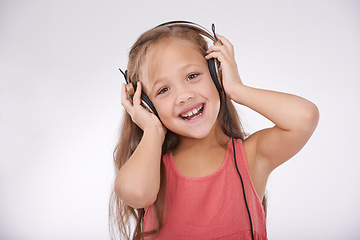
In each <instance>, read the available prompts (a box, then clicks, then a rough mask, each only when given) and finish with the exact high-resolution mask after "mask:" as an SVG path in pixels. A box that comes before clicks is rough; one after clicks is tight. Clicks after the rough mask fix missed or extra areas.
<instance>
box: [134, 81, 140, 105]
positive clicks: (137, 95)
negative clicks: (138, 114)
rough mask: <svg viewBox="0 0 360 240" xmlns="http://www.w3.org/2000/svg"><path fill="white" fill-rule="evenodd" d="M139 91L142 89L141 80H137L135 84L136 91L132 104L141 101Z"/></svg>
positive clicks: (138, 103)
mask: <svg viewBox="0 0 360 240" xmlns="http://www.w3.org/2000/svg"><path fill="white" fill-rule="evenodd" d="M141 91H142V85H141V82H140V81H138V82H137V84H136V91H135V94H134V97H133V103H134V106H139V105H140V103H141Z"/></svg>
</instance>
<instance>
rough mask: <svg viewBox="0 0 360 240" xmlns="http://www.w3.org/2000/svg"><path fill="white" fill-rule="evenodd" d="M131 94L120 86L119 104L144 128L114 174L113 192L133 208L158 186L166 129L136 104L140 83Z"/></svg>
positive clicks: (146, 200)
mask: <svg viewBox="0 0 360 240" xmlns="http://www.w3.org/2000/svg"><path fill="white" fill-rule="evenodd" d="M138 86H139V87H138V89H137V91H136V93H135V95H134V98H133V104H132V103H131V102H130V101H129V100H128V99H127V98H126V92H125V87H124V85H123V88H122V97H121V101H122V105H123V106H124V107H125V109H126V111H127V112H128V113H129V114H130V116H131V118H132V119H133V121H134V122H135V123H136V124H137V125H138V126H139V127H140V128H141V129H143V131H144V135H143V137H142V139H141V141H140V143H139V145H138V147H137V148H136V150H135V152H134V153H133V154H132V155H131V157H130V158H129V159H128V160H127V162H126V163H125V164H124V165H123V166H122V167H121V169H120V170H119V171H118V173H117V174H116V178H115V193H116V194H117V195H118V196H119V198H121V199H122V200H123V201H124V202H125V203H126V204H128V205H129V206H131V207H133V208H145V207H147V206H149V205H150V204H152V203H153V202H154V201H155V200H156V198H157V194H158V191H159V187H160V161H161V147H162V143H163V141H164V138H165V133H166V129H165V128H164V127H163V126H162V124H161V123H160V121H159V120H158V119H157V117H156V116H155V115H154V114H151V113H149V112H148V111H147V110H145V109H143V107H142V106H141V105H140V93H141V84H138Z"/></svg>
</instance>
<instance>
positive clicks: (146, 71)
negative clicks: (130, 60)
mask: <svg viewBox="0 0 360 240" xmlns="http://www.w3.org/2000/svg"><path fill="white" fill-rule="evenodd" d="M204 56H205V51H204V50H202V49H201V48H200V47H198V46H197V45H196V44H195V43H193V42H191V41H189V40H180V39H166V40H164V41H161V42H159V43H157V44H154V45H153V46H151V48H149V49H148V52H147V54H146V57H145V58H144V62H143V64H142V66H141V79H142V81H143V82H144V84H145V85H148V86H150V85H151V84H152V82H153V81H154V80H155V79H157V78H158V77H159V75H161V74H162V72H164V71H167V70H170V68H176V67H178V66H179V67H180V65H181V64H188V63H191V62H198V61H204V62H206V60H205V58H204Z"/></svg>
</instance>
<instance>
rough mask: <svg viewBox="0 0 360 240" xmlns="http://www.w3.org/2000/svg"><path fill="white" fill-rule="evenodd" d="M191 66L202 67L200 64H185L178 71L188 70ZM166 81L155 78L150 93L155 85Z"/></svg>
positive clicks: (163, 78) (164, 78)
mask: <svg viewBox="0 0 360 240" xmlns="http://www.w3.org/2000/svg"><path fill="white" fill-rule="evenodd" d="M192 66H195V67H202V65H201V64H196V63H189V64H186V65H184V66H182V67H180V68H179V69H178V70H185V69H187V68H190V67H192ZM166 79H167V77H162V78H157V79H156V80H155V81H154V83H153V84H152V85H151V88H150V92H151V93H152V92H153V90H154V88H155V86H156V85H157V84H159V83H161V82H163V81H165V80H166Z"/></svg>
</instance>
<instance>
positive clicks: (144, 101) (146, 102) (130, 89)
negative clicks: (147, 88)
mask: <svg viewBox="0 0 360 240" xmlns="http://www.w3.org/2000/svg"><path fill="white" fill-rule="evenodd" d="M125 87H126V91H127V93H128V94H129V96H130V97H131V98H133V97H134V94H135V91H136V90H135V87H134V84H133V83H132V82H129V83H128V84H126V85H125ZM140 98H141V106H143V107H144V108H146V109H147V110H148V111H149V112H151V113H154V114H155V115H156V116H157V117H159V115H158V113H157V111H156V109H155V106H154V104H153V103H152V102H151V100H150V98H149V97H148V96H147V95H146V93H144V91H142V92H141V96H140Z"/></svg>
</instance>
